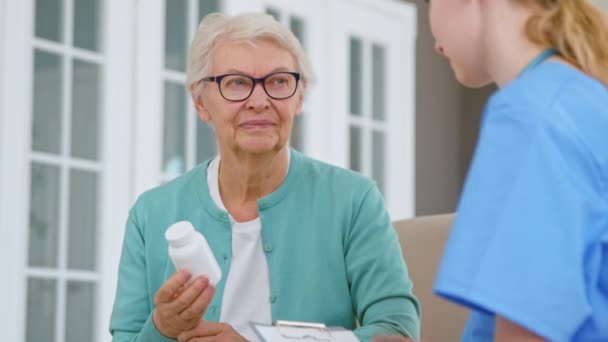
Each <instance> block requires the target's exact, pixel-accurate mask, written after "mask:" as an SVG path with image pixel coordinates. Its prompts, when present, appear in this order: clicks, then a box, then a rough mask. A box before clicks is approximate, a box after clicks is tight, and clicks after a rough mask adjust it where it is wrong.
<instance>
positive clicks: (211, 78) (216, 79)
mask: <svg viewBox="0 0 608 342" xmlns="http://www.w3.org/2000/svg"><path fill="white" fill-rule="evenodd" d="M278 74H289V75H291V76H293V77H294V78H295V79H296V86H295V87H294V88H293V92H292V93H291V94H290V95H289V96H285V97H274V96H272V95H270V94H269V93H268V89H266V79H267V78H269V77H272V76H275V75H278ZM228 76H242V77H246V78H248V79H250V80H251V81H252V83H253V86H252V87H251V91H250V92H249V94H248V95H247V96H245V97H244V98H243V99H241V100H231V99H228V98H226V96H224V93H222V80H223V79H224V78H226V77H228ZM301 77H302V76H301V75H300V73H299V72H292V71H277V72H273V73H271V74H268V75H266V76H264V77H259V78H255V77H251V76H248V75H243V74H238V73H232V74H223V75H218V76H209V77H204V78H201V80H200V81H199V82H215V83H217V88H218V89H219V90H220V95H222V97H223V98H224V100H226V101H230V102H241V101H245V100H247V99H248V98H250V97H251V94H253V90H254V89H255V86H256V85H257V84H258V83H261V84H262V89H264V92H265V93H266V95H268V97H270V98H271V99H273V100H285V99H288V98H290V97H292V96H293V95H294V94H295V93H296V90H298V84H299V83H300V79H301Z"/></svg>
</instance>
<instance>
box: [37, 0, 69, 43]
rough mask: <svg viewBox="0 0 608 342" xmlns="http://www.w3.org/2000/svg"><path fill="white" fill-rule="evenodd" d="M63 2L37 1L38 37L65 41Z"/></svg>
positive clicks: (58, 0) (61, 0)
mask: <svg viewBox="0 0 608 342" xmlns="http://www.w3.org/2000/svg"><path fill="white" fill-rule="evenodd" d="M62 21H63V0H36V24H35V26H36V37H38V38H43V39H48V40H53V41H56V42H61V41H62V40H63V31H62V28H63V22H62Z"/></svg>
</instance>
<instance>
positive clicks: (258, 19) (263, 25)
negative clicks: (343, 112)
mask: <svg viewBox="0 0 608 342" xmlns="http://www.w3.org/2000/svg"><path fill="white" fill-rule="evenodd" d="M256 40H270V41H272V42H274V43H276V44H278V45H279V46H280V47H282V48H284V49H286V50H287V51H289V52H290V53H291V54H292V55H293V57H294V58H295V61H296V64H297V68H298V69H299V70H297V71H298V72H299V73H300V74H301V75H302V81H303V82H302V83H303V88H306V87H307V86H310V85H312V84H313V83H314V81H315V80H314V74H313V71H312V66H311V64H310V61H309V59H308V57H307V56H306V54H305V53H304V49H303V48H302V45H301V44H300V42H299V41H298V39H297V38H296V36H294V34H293V33H292V32H291V31H290V30H288V29H287V28H286V27H285V26H283V25H281V24H280V23H279V22H277V21H276V20H275V19H274V18H273V17H272V16H270V15H268V14H262V13H247V14H241V15H237V16H234V17H230V16H227V15H224V14H220V13H211V14H209V15H207V16H205V18H204V19H203V21H201V23H200V25H199V27H198V30H197V31H196V34H195V35H194V39H193V40H192V44H191V45H190V52H189V56H188V78H187V86H188V89H189V90H190V89H192V86H193V85H195V84H196V83H197V82H199V81H200V80H201V79H202V78H204V77H209V76H212V75H209V72H210V70H211V62H212V57H213V49H214V48H215V47H216V46H217V45H218V44H219V43H225V42H231V43H233V42H236V43H239V42H248V43H252V44H254V43H255V41H256ZM201 90H202V87H195V88H194V92H195V93H194V94H193V95H195V96H198V95H200V91H201Z"/></svg>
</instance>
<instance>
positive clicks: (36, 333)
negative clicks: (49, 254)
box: [25, 279, 57, 342]
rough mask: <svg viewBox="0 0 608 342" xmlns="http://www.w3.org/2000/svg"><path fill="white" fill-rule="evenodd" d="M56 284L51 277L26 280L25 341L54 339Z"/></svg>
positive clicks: (50, 340) (33, 341) (37, 341)
mask: <svg viewBox="0 0 608 342" xmlns="http://www.w3.org/2000/svg"><path fill="white" fill-rule="evenodd" d="M56 286H57V284H56V281H55V280H53V279H28V280H27V316H26V317H27V322H26V328H25V340H26V341H27V342H40V341H49V342H52V341H54V340H55V312H56V307H57V298H56V290H55V289H56Z"/></svg>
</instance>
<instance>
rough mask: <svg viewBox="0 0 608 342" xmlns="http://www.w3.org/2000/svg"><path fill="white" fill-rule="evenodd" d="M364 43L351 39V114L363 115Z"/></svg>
mask: <svg viewBox="0 0 608 342" xmlns="http://www.w3.org/2000/svg"><path fill="white" fill-rule="evenodd" d="M362 82H363V43H362V42H361V40H360V39H358V38H354V37H351V39H350V113H351V114H353V115H356V116H360V115H361V107H363V105H362V102H361V101H362V96H361V95H362V94H363V90H362V89H363V84H362Z"/></svg>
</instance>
